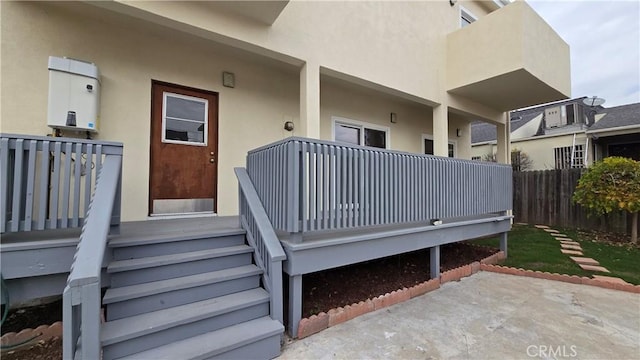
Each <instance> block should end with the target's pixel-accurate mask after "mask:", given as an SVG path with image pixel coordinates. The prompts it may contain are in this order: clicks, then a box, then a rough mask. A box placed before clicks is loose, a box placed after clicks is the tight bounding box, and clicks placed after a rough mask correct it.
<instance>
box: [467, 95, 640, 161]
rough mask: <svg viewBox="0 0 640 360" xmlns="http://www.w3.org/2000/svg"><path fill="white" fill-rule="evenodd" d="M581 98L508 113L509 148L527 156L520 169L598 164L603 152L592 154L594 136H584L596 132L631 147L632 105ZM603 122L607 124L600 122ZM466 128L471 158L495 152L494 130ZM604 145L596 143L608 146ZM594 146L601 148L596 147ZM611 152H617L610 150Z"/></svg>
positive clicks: (483, 157)
mask: <svg viewBox="0 0 640 360" xmlns="http://www.w3.org/2000/svg"><path fill="white" fill-rule="evenodd" d="M585 99H587V98H586V97H581V98H575V99H571V100H566V101H560V102H554V103H550V104H544V105H540V106H535V107H531V108H527V109H523V110H518V111H513V112H511V122H510V125H511V149H512V150H515V151H518V150H519V151H522V152H524V153H526V154H527V156H528V157H529V159H530V160H531V166H530V167H529V168H528V169H525V170H546V169H565V168H580V167H585V166H588V165H589V164H591V163H593V161H594V160H599V159H601V158H602V151H600V150H595V151H594V149H595V148H594V136H593V135H589V134H590V133H591V132H592V131H596V133H598V130H597V129H602V130H601V132H602V133H603V134H605V135H608V134H612V135H620V137H617V138H616V139H617V140H610V141H614V142H615V141H620V142H622V143H633V141H632V139H633V138H634V135H633V134H634V132H635V133H636V134H637V131H638V129H637V122H638V118H637V115H636V116H634V114H635V113H634V111H636V110H637V104H633V105H624V106H620V107H615V108H611V109H606V108H603V107H602V106H595V107H592V106H588V105H585V103H584V100H585ZM602 119H608V120H607V121H606V122H604V123H601V122H600V121H601V120H602ZM634 121H635V124H636V125H635V126H634ZM618 124H619V125H618ZM618 127H621V129H618ZM471 129H472V130H471V142H472V145H471V147H472V150H471V152H472V158H473V159H475V160H486V159H487V158H488V157H489V156H491V154H493V153H494V152H495V147H496V146H495V144H496V134H495V126H492V125H491V124H486V123H480V122H477V123H474V124H473V125H472V127H471ZM606 129H610V130H613V132H610V131H609V130H606ZM627 134H629V136H628V137H627V136H626V135H627ZM636 136H637V135H636ZM596 138H597V135H596ZM607 141H609V140H602V141H600V142H601V143H602V144H608V143H609V142H607ZM595 146H597V148H598V149H599V148H600V145H597V143H596V145H595ZM613 149H614V151H615V149H618V148H616V147H615V146H614V147H613ZM630 151H632V149H630ZM514 156H517V155H516V154H514Z"/></svg>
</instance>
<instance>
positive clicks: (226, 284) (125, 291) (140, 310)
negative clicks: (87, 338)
mask: <svg viewBox="0 0 640 360" xmlns="http://www.w3.org/2000/svg"><path fill="white" fill-rule="evenodd" d="M261 274H262V270H260V269H259V268H258V267H257V266H255V265H245V266H239V267H235V268H231V269H224V270H218V271H213V272H207V273H202V274H196V275H189V276H183V277H179V278H174V279H168V280H160V281H153V282H148V283H145V284H137V285H131V286H124V287H119V288H111V289H108V290H107V292H106V293H105V295H104V298H103V299H102V303H103V304H106V305H107V320H108V321H111V320H117V319H121V318H124V317H127V316H133V315H138V314H144V313H147V312H151V311H156V310H161V309H166V308H169V307H172V306H178V305H184V304H188V303H193V302H196V301H201V300H206V299H211V298H214V297H217V296H223V295H227V294H232V293H235V292H239V291H244V290H249V289H253V288H256V287H258V286H259V284H260V275H261Z"/></svg>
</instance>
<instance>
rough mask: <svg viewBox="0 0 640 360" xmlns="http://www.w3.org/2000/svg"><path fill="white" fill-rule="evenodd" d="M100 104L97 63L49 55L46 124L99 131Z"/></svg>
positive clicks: (65, 128)
mask: <svg viewBox="0 0 640 360" xmlns="http://www.w3.org/2000/svg"><path fill="white" fill-rule="evenodd" d="M99 106H100V74H99V73H98V67H96V66H95V64H93V63H89V62H84V61H80V60H74V59H68V58H60V57H55V56H49V110H48V117H47V124H48V125H49V127H52V128H54V129H63V130H77V131H78V130H79V131H91V132H98V119H99V116H100V115H98V109H99Z"/></svg>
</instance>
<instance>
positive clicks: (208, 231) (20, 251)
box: [0, 216, 244, 304]
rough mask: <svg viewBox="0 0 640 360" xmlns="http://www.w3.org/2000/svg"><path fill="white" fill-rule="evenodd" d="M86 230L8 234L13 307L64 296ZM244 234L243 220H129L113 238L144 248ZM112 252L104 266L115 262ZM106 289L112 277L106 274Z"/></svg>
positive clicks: (3, 261)
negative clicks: (22, 303) (191, 239)
mask: <svg viewBox="0 0 640 360" xmlns="http://www.w3.org/2000/svg"><path fill="white" fill-rule="evenodd" d="M80 232H81V229H80V228H75V229H58V230H43V231H29V232H18V233H6V234H2V237H1V240H0V265H1V271H2V276H3V277H4V279H5V280H6V282H7V286H8V287H9V292H10V294H11V303H12V304H18V303H21V302H26V301H29V300H31V299H37V298H42V297H47V296H53V295H60V294H62V291H63V289H64V286H65V284H66V281H67V277H68V275H69V269H70V268H71V264H72V262H73V255H74V254H75V251H76V246H77V245H78V240H79V237H80ZM234 234H244V230H242V229H241V228H240V225H239V219H238V217H237V216H215V217H197V218H180V219H152V220H143V221H132V222H123V223H122V224H121V225H120V234H119V235H111V236H110V238H109V242H110V244H111V245H114V246H119V245H128V244H132V243H137V244H139V245H144V244H148V243H157V242H163V241H171V240H178V239H181V238H187V237H193V236H198V235H203V236H205V235H206V236H211V235H220V236H222V235H234ZM111 255H112V254H111V252H110V251H109V249H107V252H106V253H105V258H104V261H103V264H102V266H103V268H106V266H107V264H108V263H109V262H110V261H111V258H112V257H111ZM102 284H103V285H104V286H109V284H110V282H109V277H108V276H106V274H105V273H104V272H103V283H102Z"/></svg>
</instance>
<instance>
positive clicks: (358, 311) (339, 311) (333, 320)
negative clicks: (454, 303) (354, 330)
mask: <svg viewBox="0 0 640 360" xmlns="http://www.w3.org/2000/svg"><path fill="white" fill-rule="evenodd" d="M504 258H505V256H504V252H502V251H500V252H498V253H496V254H493V255H491V256H489V257H487V258H484V259H482V260H481V261H476V262H473V263H471V264H468V265H464V266H461V267H458V268H455V269H451V270H449V271H445V272H443V273H441V274H440V277H439V278H436V279H431V280H428V281H425V282H422V283H420V284H418V285H414V286H412V287H410V288H402V289H399V290H396V291H392V292H390V293H386V294H384V295H380V296H378V297H375V298H373V299H367V300H365V301H360V302H359V303H353V304H351V305H347V306H345V307H338V308H335V309H331V310H329V311H328V312H326V313H325V312H321V313H319V314H318V315H311V316H310V317H308V318H304V319H302V320H300V323H299V324H298V336H297V337H298V339H302V338H305V337H307V336H309V335H312V334H315V333H317V332H320V331H322V330H324V329H326V328H328V327H331V326H334V325H337V324H340V323H343V322H345V321H348V320H351V319H353V318H356V317H358V316H360V315H364V314H366V313H369V312H372V311H375V310H379V309H382V308H385V307H388V306H391V305H395V304H398V303H401V302H404V301H407V300H409V299H412V298H414V297H416V296H420V295H424V294H426V293H428V292H430V291H433V290H436V289H438V288H440V285H441V284H444V283H447V282H450V281H459V280H460V279H461V278H463V277H467V276H471V275H472V274H475V273H477V272H478V271H480V270H481V268H482V265H483V264H497V263H498V261H500V260H502V259H504Z"/></svg>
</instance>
